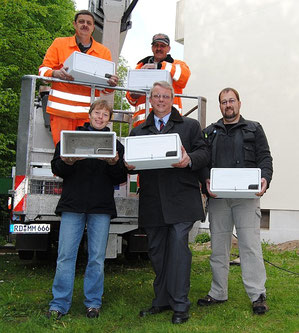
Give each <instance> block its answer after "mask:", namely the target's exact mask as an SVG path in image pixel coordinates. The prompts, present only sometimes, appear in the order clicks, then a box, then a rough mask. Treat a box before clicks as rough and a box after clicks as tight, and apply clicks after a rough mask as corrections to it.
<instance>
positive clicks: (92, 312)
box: [86, 308, 100, 318]
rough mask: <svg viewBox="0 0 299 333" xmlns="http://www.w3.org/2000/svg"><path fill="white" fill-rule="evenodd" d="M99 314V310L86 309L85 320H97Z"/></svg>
mask: <svg viewBox="0 0 299 333" xmlns="http://www.w3.org/2000/svg"><path fill="white" fill-rule="evenodd" d="M99 314H100V308H86V317H87V318H98V317H99Z"/></svg>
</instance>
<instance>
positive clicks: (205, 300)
mask: <svg viewBox="0 0 299 333" xmlns="http://www.w3.org/2000/svg"><path fill="white" fill-rule="evenodd" d="M226 301H227V300H224V301H221V300H218V299H215V298H213V297H211V296H210V295H207V296H206V297H205V298H200V299H199V300H198V301H197V305H199V306H209V305H214V304H219V303H224V302H226Z"/></svg>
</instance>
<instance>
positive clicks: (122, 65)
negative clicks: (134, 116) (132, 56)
mask: <svg viewBox="0 0 299 333" xmlns="http://www.w3.org/2000/svg"><path fill="white" fill-rule="evenodd" d="M127 73H128V62H127V61H126V59H125V58H124V57H120V58H119V60H118V66H117V75H118V77H119V83H118V85H119V86H121V87H125V86H126V79H127ZM125 95H126V92H125V91H115V93H114V110H130V104H129V103H128V102H127V99H126V96H125ZM113 131H115V132H116V134H117V136H121V137H126V136H128V135H129V125H128V124H127V123H113Z"/></svg>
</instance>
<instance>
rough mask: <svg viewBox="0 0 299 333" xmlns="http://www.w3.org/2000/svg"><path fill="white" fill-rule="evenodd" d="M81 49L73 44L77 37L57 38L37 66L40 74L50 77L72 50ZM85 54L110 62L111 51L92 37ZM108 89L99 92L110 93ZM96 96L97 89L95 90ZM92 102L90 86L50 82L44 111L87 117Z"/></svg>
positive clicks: (69, 116) (58, 114)
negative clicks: (40, 63)
mask: <svg viewBox="0 0 299 333" xmlns="http://www.w3.org/2000/svg"><path fill="white" fill-rule="evenodd" d="M74 51H79V52H80V49H79V47H78V45H77V43H76V36H75V35H74V36H72V37H59V38H56V39H55V40H54V41H53V43H52V45H51V46H50V47H49V48H48V50H47V53H46V55H45V57H44V61H43V63H42V65H41V66H40V67H39V75H40V76H45V77H52V73H53V71H54V70H59V69H61V68H62V67H63V64H64V61H65V60H66V59H67V58H68V57H69V56H70V55H71V54H72V53H73V52H74ZM86 54H89V55H92V56H95V57H98V58H102V59H105V60H109V61H111V52H110V50H109V49H108V48H107V47H106V46H104V45H102V44H100V43H98V42H96V41H95V40H94V39H93V38H92V44H91V47H90V49H89V50H88V51H87V52H86ZM110 92H111V90H110V89H105V90H102V91H101V93H104V94H105V93H106V94H107V93H110ZM95 95H96V97H98V96H99V95H100V92H99V91H98V90H96V92H95ZM90 104H91V88H90V87H87V86H79V85H75V84H70V83H62V82H52V85H51V90H50V94H49V100H48V106H47V112H48V113H50V114H52V115H56V116H59V117H64V118H71V119H86V118H88V111H89V107H90Z"/></svg>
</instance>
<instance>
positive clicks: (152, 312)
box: [139, 305, 171, 317]
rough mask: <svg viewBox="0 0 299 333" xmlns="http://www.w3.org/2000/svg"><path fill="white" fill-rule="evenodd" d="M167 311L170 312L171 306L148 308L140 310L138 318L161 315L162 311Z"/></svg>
mask: <svg viewBox="0 0 299 333" xmlns="http://www.w3.org/2000/svg"><path fill="white" fill-rule="evenodd" d="M167 310H171V306H170V305H164V306H152V307H151V308H149V309H147V310H141V311H140V312H139V316H140V317H145V316H147V315H155V314H158V313H161V312H163V311H167Z"/></svg>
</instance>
